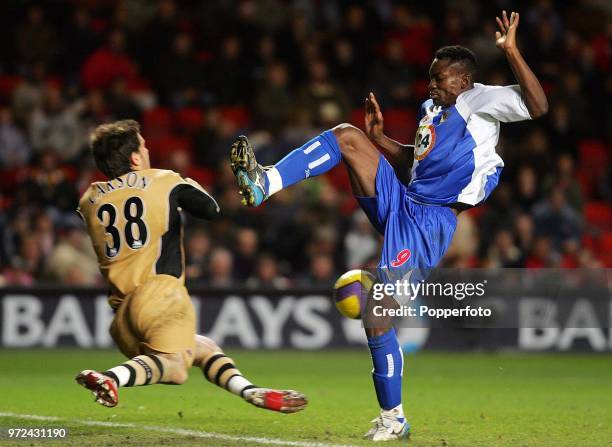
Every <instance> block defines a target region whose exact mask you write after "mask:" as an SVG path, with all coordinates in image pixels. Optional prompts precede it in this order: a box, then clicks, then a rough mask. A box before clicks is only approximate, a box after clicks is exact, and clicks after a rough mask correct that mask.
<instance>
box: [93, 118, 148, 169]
mask: <svg viewBox="0 0 612 447" xmlns="http://www.w3.org/2000/svg"><path fill="white" fill-rule="evenodd" d="M139 132H140V125H139V124H138V123H137V122H136V121H134V120H122V121H115V122H114V123H109V124H102V125H101V126H98V127H96V130H94V131H93V133H92V135H91V140H90V147H91V152H92V153H93V157H94V160H95V161H96V166H97V167H98V169H99V170H100V171H102V173H103V174H104V175H106V176H107V177H108V178H109V179H113V178H117V177H119V176H121V175H123V174H127V173H128V172H130V167H131V164H130V156H131V155H132V153H133V152H138V148H139V147H140V141H139V140H138V134H139Z"/></svg>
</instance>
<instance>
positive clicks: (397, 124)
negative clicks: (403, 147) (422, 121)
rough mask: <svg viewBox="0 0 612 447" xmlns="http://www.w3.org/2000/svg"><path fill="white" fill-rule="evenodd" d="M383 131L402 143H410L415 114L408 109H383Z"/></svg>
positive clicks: (413, 129) (412, 137)
mask: <svg viewBox="0 0 612 447" xmlns="http://www.w3.org/2000/svg"><path fill="white" fill-rule="evenodd" d="M384 117H385V132H386V133H387V135H389V136H390V137H391V138H393V139H395V140H397V141H399V142H400V143H402V144H411V143H412V142H413V141H414V134H415V131H416V115H415V113H414V112H413V111H411V110H410V109H405V108H393V109H387V110H385V111H384Z"/></svg>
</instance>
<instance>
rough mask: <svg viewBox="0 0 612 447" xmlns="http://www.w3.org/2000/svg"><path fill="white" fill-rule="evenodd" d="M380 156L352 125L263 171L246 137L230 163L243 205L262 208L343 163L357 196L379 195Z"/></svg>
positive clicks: (234, 147)
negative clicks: (271, 199) (276, 195)
mask: <svg viewBox="0 0 612 447" xmlns="http://www.w3.org/2000/svg"><path fill="white" fill-rule="evenodd" d="M379 157H380V154H379V153H378V151H377V150H376V148H375V147H374V145H373V144H372V143H371V142H370V141H369V140H368V138H367V137H366V135H365V134H364V133H363V132H362V131H361V130H359V129H357V128H356V127H354V126H352V125H350V124H340V125H339V126H336V127H334V128H333V129H330V130H327V131H325V132H323V133H322V134H320V135H319V136H317V137H315V138H313V139H312V140H310V141H308V142H306V143H305V144H304V145H302V146H301V147H299V148H297V149H294V150H293V151H291V152H290V153H289V154H287V155H286V156H285V157H284V158H283V159H282V160H280V161H279V162H278V163H276V164H275V165H273V166H269V167H263V166H261V165H260V164H259V163H258V162H257V160H256V158H255V153H254V151H253V148H252V146H251V145H250V143H249V141H248V139H247V138H246V137H245V136H240V137H239V138H238V139H237V140H236V141H235V142H234V144H233V145H232V148H231V152H230V162H231V166H232V169H233V171H234V174H235V175H236V179H237V181H238V188H239V191H240V194H242V195H243V196H244V200H243V203H244V204H245V205H249V206H259V205H260V204H261V203H262V202H264V201H265V200H267V199H268V197H270V196H271V195H272V194H274V193H276V192H278V191H280V190H281V189H284V188H287V187H289V186H291V185H293V184H295V183H297V182H299V181H301V180H305V179H307V178H309V177H314V176H317V175H321V174H323V173H325V172H327V171H329V170H330V169H332V168H333V167H335V166H336V165H337V164H338V163H340V161H341V160H343V161H344V162H345V163H346V165H347V167H348V170H349V174H350V177H351V183H352V185H353V189H354V192H355V193H356V194H357V195H367V196H373V195H374V194H375V192H376V191H375V179H376V169H377V166H378V160H379Z"/></svg>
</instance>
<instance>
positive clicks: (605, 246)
mask: <svg viewBox="0 0 612 447" xmlns="http://www.w3.org/2000/svg"><path fill="white" fill-rule="evenodd" d="M596 248H597V251H598V252H599V253H601V254H606V253H609V254H612V231H607V232H606V233H604V234H603V235H602V236H601V238H600V239H599V243H598V244H597V247H596Z"/></svg>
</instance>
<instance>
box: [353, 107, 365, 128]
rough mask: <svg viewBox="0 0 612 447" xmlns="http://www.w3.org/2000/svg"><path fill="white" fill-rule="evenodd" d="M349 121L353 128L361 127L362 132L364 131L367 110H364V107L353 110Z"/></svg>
mask: <svg viewBox="0 0 612 447" xmlns="http://www.w3.org/2000/svg"><path fill="white" fill-rule="evenodd" d="M349 121H350V123H351V124H352V125H353V126H355V127H359V128H360V129H361V130H363V129H364V127H363V126H364V122H365V110H363V107H359V108H358V109H353V110H351V116H350V118H349Z"/></svg>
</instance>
